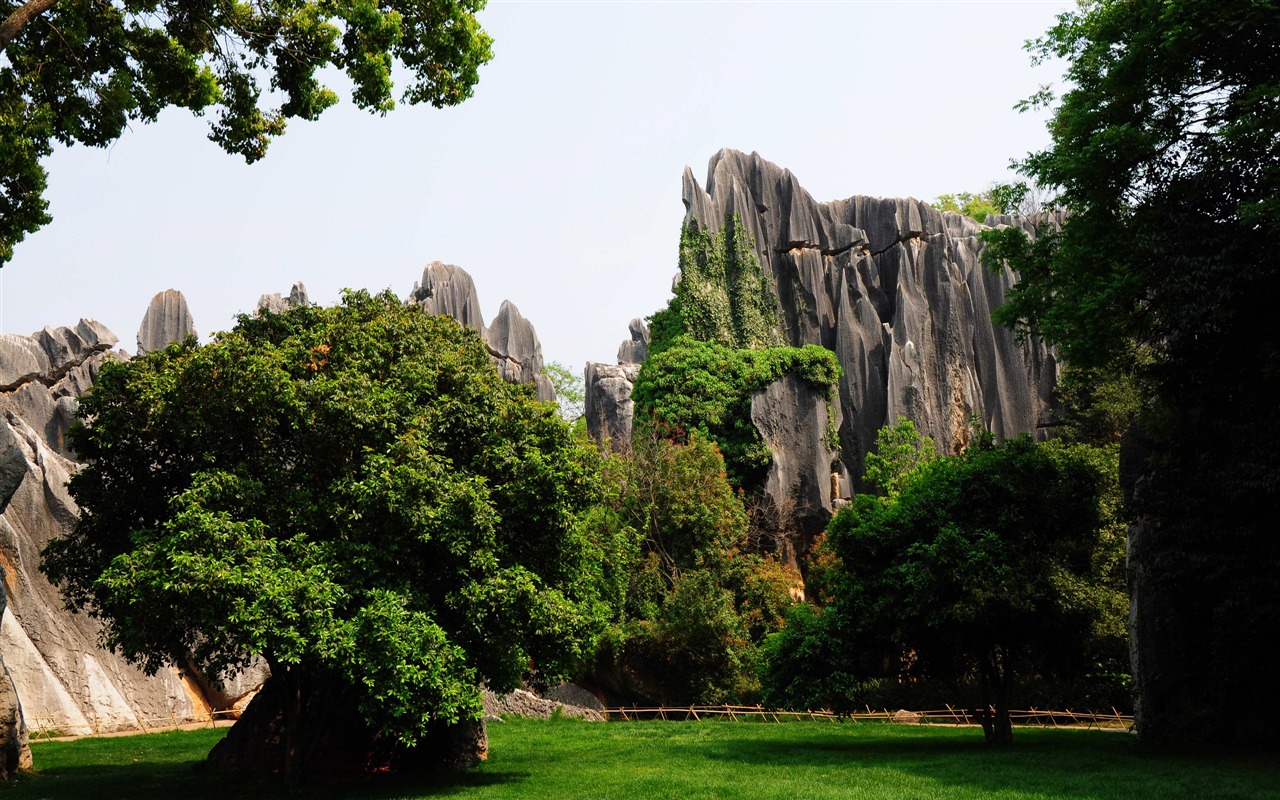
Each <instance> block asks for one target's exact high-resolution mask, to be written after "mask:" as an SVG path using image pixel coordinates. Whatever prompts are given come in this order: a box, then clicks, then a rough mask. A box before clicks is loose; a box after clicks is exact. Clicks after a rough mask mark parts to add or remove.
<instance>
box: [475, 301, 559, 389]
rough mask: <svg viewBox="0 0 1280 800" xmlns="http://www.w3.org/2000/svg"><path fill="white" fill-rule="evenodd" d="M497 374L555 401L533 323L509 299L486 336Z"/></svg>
mask: <svg viewBox="0 0 1280 800" xmlns="http://www.w3.org/2000/svg"><path fill="white" fill-rule="evenodd" d="M484 338H485V341H486V342H487V343H488V345H489V354H490V355H492V356H493V362H494V364H496V365H497V367H498V373H499V374H500V375H502V377H503V378H505V379H507V380H509V381H511V382H512V383H526V384H529V385H530V386H533V387H535V388H536V389H537V391H538V399H539V400H542V401H544V402H554V401H555V399H556V390H555V388H554V387H553V386H552V385H551V381H550V380H549V379H548V378H547V376H546V375H545V374H544V373H543V371H542V369H543V366H544V365H543V362H542V343H541V342H539V341H538V333H537V331H535V330H534V329H533V323H531V322H529V320H527V319H525V318H524V315H523V314H521V313H520V309H518V308H516V306H515V303H512V302H511V301H510V300H503V301H502V306H501V307H499V308H498V316H496V317H494V318H493V322H491V323H489V328H488V330H487V331H485V333H484Z"/></svg>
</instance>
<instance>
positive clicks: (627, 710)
mask: <svg viewBox="0 0 1280 800" xmlns="http://www.w3.org/2000/svg"><path fill="white" fill-rule="evenodd" d="M604 712H605V715H606V717H607V718H608V719H610V720H619V721H624V722H630V721H636V720H666V721H674V722H682V721H690V720H702V719H715V718H727V719H730V720H733V721H735V722H737V721H765V722H782V721H783V720H806V719H807V720H824V721H830V722H839V721H841V720H852V721H861V720H875V721H881V722H897V723H903V724H931V725H977V724H979V722H978V719H977V718H976V717H975V715H974V714H975V712H974V710H973V709H964V708H956V707H953V706H947V707H946V708H945V709H937V710H929V711H906V710H902V709H899V710H897V711H890V710H888V709H882V710H880V711H874V710H872V709H871V708H867V709H866V710H865V711H855V712H853V713H850V714H837V713H835V712H833V711H831V710H829V709H820V710H817V711H813V710H810V711H788V710H782V709H772V708H765V707H763V706H731V705H721V706H675V707H673V706H620V707H617V708H606V709H605V710H604ZM1009 718H1010V721H1011V722H1012V723H1013V724H1014V725H1020V726H1035V727H1042V728H1050V727H1052V728H1098V729H1110V730H1125V731H1131V730H1133V716H1132V715H1131V714H1121V713H1120V712H1119V711H1116V710H1115V709H1114V708H1113V709H1111V713H1110V714H1107V713H1097V712H1091V711H1090V712H1082V711H1072V710H1070V709H1067V710H1066V711H1054V710H1044V709H1036V708H1032V709H1026V710H1011V711H1010V712H1009Z"/></svg>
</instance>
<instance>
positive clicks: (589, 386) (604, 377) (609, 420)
mask: <svg viewBox="0 0 1280 800" xmlns="http://www.w3.org/2000/svg"><path fill="white" fill-rule="evenodd" d="M639 374H640V365H639V364H617V365H614V364H597V363H596V362H594V361H588V362H587V368H586V375H585V378H586V401H585V403H584V404H583V415H584V416H585V417H586V418H587V431H588V432H589V433H590V434H591V436H592V438H594V439H595V440H596V441H597V442H601V443H606V442H607V443H608V444H609V446H610V447H611V448H612V449H613V450H624V449H626V448H628V447H630V446H631V422H632V419H633V418H634V416H635V408H634V404H633V403H632V400H631V390H632V389H633V388H634V387H635V385H636V376H638V375H639Z"/></svg>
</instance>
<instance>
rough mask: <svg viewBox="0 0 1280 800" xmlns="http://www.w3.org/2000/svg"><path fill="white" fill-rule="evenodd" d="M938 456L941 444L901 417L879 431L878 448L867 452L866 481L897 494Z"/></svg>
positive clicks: (880, 489)
mask: <svg viewBox="0 0 1280 800" xmlns="http://www.w3.org/2000/svg"><path fill="white" fill-rule="evenodd" d="M937 457H938V446H937V445H936V444H934V443H933V439H931V438H930V437H928V436H921V435H920V433H919V432H918V431H917V430H916V425H915V423H914V422H912V421H911V420H909V419H907V418H906V417H899V418H898V424H897V425H894V426H893V427H892V428H890V427H888V426H885V427H883V428H881V429H880V431H879V432H878V433H876V449H875V450H874V451H872V452H869V453H867V455H866V458H865V459H864V461H865V465H866V468H865V470H864V472H863V481H865V482H866V484H867V485H868V486H870V487H871V488H873V489H875V490H878V491H879V492H880V493H882V494H885V495H896V494H898V492H900V491H902V487H903V486H905V485H906V484H908V483H910V481H911V479H912V478H913V477H914V476H915V474H916V473H917V472H919V471H920V470H921V469H922V468H923V467H924V466H925V465H926V464H928V463H929V462H930V461H932V460H933V459H935V458H937Z"/></svg>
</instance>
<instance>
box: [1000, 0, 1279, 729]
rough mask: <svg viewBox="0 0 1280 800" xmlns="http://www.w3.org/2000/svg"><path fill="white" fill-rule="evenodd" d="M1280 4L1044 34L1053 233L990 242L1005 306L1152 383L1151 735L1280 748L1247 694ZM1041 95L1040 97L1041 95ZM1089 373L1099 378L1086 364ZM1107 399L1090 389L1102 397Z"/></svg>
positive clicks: (1139, 477)
mask: <svg viewBox="0 0 1280 800" xmlns="http://www.w3.org/2000/svg"><path fill="white" fill-rule="evenodd" d="M1277 31H1280V6H1277V5H1276V4H1275V3H1273V2H1260V3H1213V2H1209V1H1208V0H1174V1H1173V2H1163V1H1158V0H1135V2H1119V0H1094V1H1093V2H1088V3H1085V4H1083V5H1082V6H1081V8H1080V9H1079V10H1078V11H1074V12H1069V13H1066V14H1063V15H1062V16H1061V17H1059V19H1058V23H1057V24H1056V25H1055V26H1054V27H1053V28H1052V29H1050V30H1049V31H1048V32H1047V33H1046V35H1045V36H1044V37H1042V38H1041V39H1039V40H1038V41H1036V42H1033V43H1032V44H1031V50H1032V53H1033V54H1034V58H1036V59H1043V58H1048V57H1054V56H1056V57H1059V58H1063V59H1066V60H1067V61H1068V62H1069V64H1070V66H1069V68H1068V72H1067V78H1068V81H1069V82H1070V84H1071V85H1070V88H1069V90H1068V91H1067V92H1066V93H1065V94H1063V95H1062V97H1061V99H1060V100H1057V101H1056V102H1057V105H1056V108H1055V110H1054V115H1053V120H1052V122H1051V123H1050V132H1051V134H1052V137H1053V138H1052V144H1051V146H1050V147H1049V148H1048V149H1046V150H1044V151H1041V152H1038V153H1033V154H1031V155H1030V156H1028V157H1027V158H1026V159H1025V160H1023V161H1022V162H1021V163H1020V164H1019V168H1020V170H1021V171H1022V172H1023V173H1024V174H1026V175H1027V176H1029V177H1031V178H1033V179H1034V180H1035V181H1036V182H1037V183H1039V184H1041V185H1043V186H1046V187H1048V188H1049V189H1052V190H1055V191H1057V193H1058V194H1057V199H1056V201H1055V203H1056V204H1057V205H1058V206H1060V207H1061V208H1063V209H1064V210H1065V212H1066V217H1065V222H1064V224H1063V226H1062V228H1061V230H1060V231H1058V232H1056V233H1052V234H1051V235H1043V236H1039V237H1037V238H1036V240H1035V241H1028V240H1027V239H1026V237H1025V236H1023V235H1022V234H1021V232H1020V231H1018V230H1016V229H1012V228H1010V229H1005V230H1003V231H995V232H990V233H988V234H987V235H986V236H985V237H984V238H986V240H987V253H988V257H989V259H990V260H992V261H994V262H996V263H999V264H1001V265H1007V266H1009V267H1012V268H1013V269H1014V270H1015V271H1016V272H1017V273H1018V274H1019V275H1020V279H1019V282H1018V283H1017V285H1016V286H1014V288H1013V289H1012V291H1011V292H1010V294H1009V302H1008V304H1007V305H1005V306H1003V307H1001V308H1000V309H999V310H998V311H997V312H996V313H997V318H998V319H999V320H1001V321H1003V322H1005V323H1006V324H1009V325H1011V326H1014V327H1015V328H1017V329H1020V330H1022V331H1023V332H1024V333H1035V334H1038V335H1041V336H1043V337H1045V338H1046V339H1047V340H1048V341H1050V342H1051V343H1053V344H1054V345H1056V346H1057V347H1058V349H1059V351H1060V352H1061V353H1062V354H1063V355H1064V356H1065V357H1066V360H1067V361H1068V363H1070V364H1071V365H1072V367H1073V368H1074V369H1078V370H1082V371H1090V370H1092V371H1094V372H1093V374H1095V375H1096V376H1098V384H1099V385H1102V384H1104V383H1105V382H1106V381H1107V380H1109V379H1110V377H1111V376H1115V375H1122V376H1126V379H1131V385H1132V386H1134V387H1136V388H1137V391H1138V392H1140V400H1139V402H1138V404H1137V407H1138V408H1139V409H1140V412H1139V414H1138V419H1137V423H1138V424H1137V425H1135V426H1134V427H1132V428H1131V429H1130V432H1129V434H1128V436H1127V442H1126V446H1125V456H1124V459H1123V460H1124V461H1125V462H1126V464H1127V465H1128V468H1127V469H1126V474H1127V475H1128V476H1129V479H1128V481H1127V483H1128V486H1129V489H1130V491H1131V495H1132V497H1131V500H1132V503H1131V510H1132V513H1133V515H1134V519H1135V521H1136V522H1135V525H1134V527H1133V528H1132V529H1131V533H1130V552H1131V565H1132V566H1131V575H1132V587H1131V588H1132V593H1133V605H1134V622H1135V628H1134V631H1133V636H1134V640H1135V647H1134V652H1135V666H1134V675H1135V682H1136V686H1137V690H1138V698H1139V700H1138V703H1137V714H1138V731H1139V736H1140V738H1141V739H1142V740H1144V741H1148V742H1171V743H1183V744H1186V743H1196V742H1201V743H1226V742H1231V743H1235V744H1237V745H1253V746H1258V745H1266V744H1268V743H1269V744H1270V745H1272V746H1274V744H1275V743H1276V742H1277V741H1280V732H1277V730H1276V728H1275V726H1274V725H1271V724H1270V721H1269V720H1268V719H1267V718H1266V715H1265V714H1262V713H1260V712H1259V713H1253V712H1251V711H1250V710H1249V708H1251V706H1249V704H1248V703H1243V705H1244V706H1245V707H1243V708H1242V707H1241V706H1242V702H1241V701H1242V700H1243V699H1245V698H1248V697H1249V696H1251V693H1252V692H1253V691H1254V689H1255V687H1254V685H1253V683H1252V678H1251V676H1254V675H1265V674H1276V673H1277V672H1280V644H1277V642H1276V640H1275V637H1270V636H1266V635H1263V634H1262V633H1261V632H1262V631H1271V630H1276V629H1280V601H1277V599H1276V593H1275V582H1274V571H1275V567H1276V565H1277V564H1280V540H1277V538H1276V537H1275V536H1274V532H1273V530H1272V526H1271V525H1270V524H1269V523H1267V522H1265V520H1269V519H1271V518H1273V517H1274V516H1275V511H1276V508H1277V505H1280V441H1277V434H1276V431H1277V430H1280V405H1278V404H1277V403H1276V402H1275V398H1276V397H1277V396H1278V395H1280V368H1277V366H1276V365H1277V364H1280V360H1278V359H1277V355H1278V354H1280V333H1277V329H1276V326H1275V325H1274V323H1273V321H1272V316H1273V312H1272V310H1271V300H1270V299H1271V298H1272V297H1274V296H1275V295H1276V293H1277V290H1280V47H1277V42H1278V41H1280V35H1278V34H1277ZM1054 102H1055V99H1054V97H1053V95H1052V93H1051V92H1049V91H1048V90H1045V91H1043V92H1041V93H1040V94H1038V95H1037V96H1036V97H1035V98H1032V99H1031V100H1030V101H1028V103H1027V105H1034V104H1037V103H1042V104H1050V103H1054ZM1085 374H1088V373H1087V372H1086V373H1085ZM1095 394H1096V392H1095Z"/></svg>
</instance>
